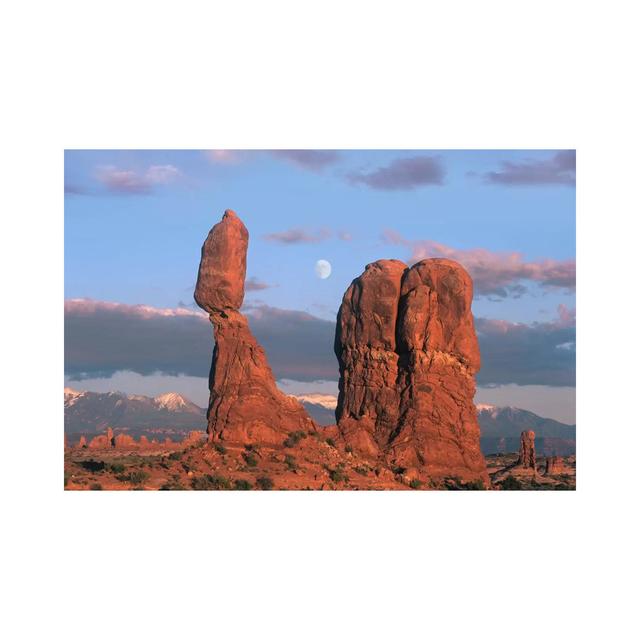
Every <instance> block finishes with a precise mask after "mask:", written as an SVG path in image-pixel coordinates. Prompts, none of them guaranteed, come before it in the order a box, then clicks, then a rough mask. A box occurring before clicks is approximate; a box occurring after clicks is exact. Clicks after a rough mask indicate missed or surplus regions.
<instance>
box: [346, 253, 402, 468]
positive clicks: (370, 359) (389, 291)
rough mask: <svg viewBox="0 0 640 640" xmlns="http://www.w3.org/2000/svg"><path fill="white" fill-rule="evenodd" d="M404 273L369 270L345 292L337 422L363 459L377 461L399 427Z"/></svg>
mask: <svg viewBox="0 0 640 640" xmlns="http://www.w3.org/2000/svg"><path fill="white" fill-rule="evenodd" d="M406 269H407V265H406V264H404V263H403V262H400V261H399V260H378V261H377V262H373V263H371V264H368V265H367V266H366V268H365V271H364V273H363V274H362V275H360V276H359V277H358V278H356V279H355V280H354V281H353V282H352V283H351V285H350V286H349V288H348V289H347V291H346V293H345V294H344V297H343V299H342V305H341V306H340V310H339V312H338V318H337V324H336V337H335V343H334V350H335V353H336V356H337V358H338V362H339V364H340V384H339V394H338V404H337V407H336V420H337V421H338V422H339V423H340V427H341V431H342V433H343V435H344V437H345V439H346V441H347V442H348V443H349V444H350V445H351V446H352V447H353V448H354V449H356V450H357V451H359V452H360V453H363V454H365V455H370V456H376V455H377V453H378V452H379V448H380V447H381V446H385V445H386V443H387V441H388V438H389V432H390V431H391V430H392V429H393V428H395V426H396V424H397V421H398V404H399V396H398V391H397V389H396V378H397V375H398V355H397V353H396V351H395V349H396V322H397V317H398V300H399V298H400V285H401V280H402V274H403V273H404V272H405V271H406Z"/></svg>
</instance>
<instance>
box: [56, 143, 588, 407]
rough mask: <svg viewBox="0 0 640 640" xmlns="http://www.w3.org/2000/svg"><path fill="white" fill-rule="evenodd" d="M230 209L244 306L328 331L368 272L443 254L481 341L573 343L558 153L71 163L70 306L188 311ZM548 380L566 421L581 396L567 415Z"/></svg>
mask: <svg viewBox="0 0 640 640" xmlns="http://www.w3.org/2000/svg"><path fill="white" fill-rule="evenodd" d="M227 208H230V209H233V210H235V211H236V212H237V213H238V215H239V216H240V217H241V218H242V220H243V221H244V223H245V225H246V226H247V228H248V230H249V234H250V244H249V254H248V264H247V276H248V278H251V279H252V280H251V282H253V285H254V286H253V287H251V288H253V289H254V290H250V291H247V294H246V296H245V304H246V305H247V307H252V306H253V307H256V308H258V307H264V308H269V309H282V310H289V311H297V312H306V313H307V314H310V315H311V316H314V317H315V318H318V319H321V320H324V321H330V322H331V321H334V320H335V314H336V312H337V309H338V306H339V304H340V300H341V298H342V295H343V293H344V291H345V289H346V288H347V287H348V285H349V283H350V282H351V280H352V279H353V278H355V277H356V276H358V275H359V274H360V273H361V272H362V271H363V269H364V266H365V265H366V264H367V263H369V262H372V261H374V260H377V259H380V258H398V259H401V260H404V261H410V260H411V259H414V260H415V259H421V258H423V257H429V256H437V255H448V256H450V257H453V258H454V259H457V260H459V261H460V262H462V264H463V265H464V266H465V267H467V269H468V270H469V271H470V273H471V274H472V276H473V277H474V282H475V283H476V293H477V295H476V298H475V299H474V305H473V311H474V315H475V316H476V317H477V318H480V319H481V321H480V322H481V323H482V322H484V323H485V324H484V326H485V327H487V329H488V330H495V331H497V328H498V326H499V324H498V323H497V322H496V323H494V324H492V325H490V324H488V321H490V320H491V321H504V322H506V323H507V325H505V326H509V327H511V328H512V327H514V326H516V325H517V327H520V325H523V324H524V325H527V327H529V328H532V329H535V335H536V336H537V337H536V339H540V336H541V335H542V334H544V335H545V336H546V335H550V333H551V332H552V331H556V329H558V328H559V327H562V330H563V331H565V330H566V329H567V327H568V328H569V330H571V328H573V331H574V332H575V313H574V310H575V154H574V153H573V152H570V151H556V150H538V151H416V150H402V151H391V150H386V151H318V152H314V151H292V152H287V151H278V152H268V151H224V152H223V151H218V152H212V151H209V152H207V151H155V150H154V151H80V150H78V151H66V152H65V298H66V299H67V300H70V299H78V298H83V299H91V300H94V301H102V302H111V303H119V304H121V305H139V304H144V305H148V306H150V307H157V308H171V309H173V308H176V307H178V306H186V307H187V308H189V309H192V308H193V306H192V305H193V286H194V284H195V277H196V274H197V268H198V261H199V254H200V247H201V245H202V242H203V241H204V238H205V237H206V235H207V233H208V231H209V229H210V228H211V226H212V225H213V224H215V223H216V222H218V221H219V219H220V217H221V215H222V213H223V212H224V210H225V209H227ZM318 259H325V260H328V261H329V262H330V263H331V265H332V274H331V276H330V277H329V278H328V279H326V280H322V279H320V278H318V277H317V276H316V274H315V271H314V265H315V263H316V261H317V260H318ZM123 308H124V307H123ZM545 327H547V328H548V329H549V331H548V332H545ZM523 331H524V330H523ZM520 333H522V331H520V329H518V335H519V334H520ZM565 333H566V331H565ZM514 335H515V334H514ZM553 335H554V336H555V335H556V334H555V333H554V334H553ZM563 335H564V334H563ZM565 337H566V336H565ZM72 338H73V336H72V335H69V333H67V340H70V339H72ZM562 339H563V340H564V338H562ZM527 340H528V338H527ZM489 343H490V341H487V344H489ZM491 344H492V345H493V344H494V342H491ZM482 345H483V342H482V340H481V349H482ZM272 348H273V349H275V348H277V345H275V346H273V347H272ZM487 348H488V349H489V348H492V349H493V348H494V347H493V346H491V347H489V346H488V347H487ZM574 348H575V343H573V346H572V344H571V339H568V340H567V341H566V342H563V343H562V344H561V346H560V348H559V351H562V350H567V349H574ZM267 353H268V355H269V356H270V357H271V354H270V353H269V349H268V348H267ZM573 353H574V352H573ZM561 355H563V356H565V354H564V353H563V354H561ZM483 356H484V354H483ZM488 357H491V354H490V353H489V354H488ZM514 357H517V355H516V354H515V353H514ZM501 358H502V356H501ZM532 366H533V365H532ZM554 366H555V365H554ZM567 366H570V363H568V361H567V360H566V358H565V359H564V360H562V362H561V363H560V364H559V365H558V367H565V368H566V367H567ZM169 368H170V367H169ZM67 369H68V367H67ZM134 371H135V370H134ZM76 373H77V370H76ZM184 373H185V375H187V374H188V372H184ZM276 373H277V372H276ZM111 375H113V374H111ZM505 375H506V376H507V378H508V372H505ZM516 375H521V373H520V374H514V382H515V383H516V384H517V383H518V380H520V382H526V381H527V380H528V379H525V378H522V379H519V378H516V377H515V376H516ZM573 375H574V376H575V364H573ZM87 376H89V373H87ZM87 376H85V380H84V382H83V384H85V387H87V388H88V387H89V386H91V383H90V382H88V381H89V380H98V378H91V377H90V376H89V377H87ZM156 377H157V376H156ZM570 377H571V376H570V375H569V378H570ZM503 378H504V376H502V374H499V375H498V376H497V377H496V380H500V381H502V380H503ZM119 379H120V380H121V379H122V376H120V378H119ZM153 379H154V378H153V376H147V380H146V382H147V384H150V385H151V388H150V389H147V388H146V387H145V389H146V390H148V391H153ZM549 380H550V384H549V386H553V387H554V390H553V398H554V401H553V402H554V406H553V407H551V409H550V411H551V412H555V415H557V416H558V417H559V416H560V414H562V417H564V418H565V419H566V418H567V416H566V415H565V414H567V411H568V412H569V416H570V415H571V412H572V411H573V409H572V404H573V399H572V398H573V395H572V394H573V393H574V391H573V389H571V388H570V387H572V386H573V385H572V384H568V385H564V386H566V388H567V396H566V397H567V398H568V399H567V401H566V402H565V403H564V405H563V406H561V405H562V400H558V399H557V398H558V387H562V386H563V383H562V380H560V379H559V378H558V377H557V376H555V377H553V379H552V378H549ZM559 380H560V382H559ZM168 382H170V381H167V380H166V379H165V380H163V384H166V383H168ZM479 382H481V380H480V378H479ZM544 382H545V378H544V375H542V374H541V376H538V377H537V378H536V379H535V383H536V389H538V388H539V387H540V386H542V387H544V386H545V384H544ZM539 383H542V384H539ZM73 384H74V386H77V387H82V384H79V383H73ZM95 384H98V385H99V386H100V385H104V384H108V378H106V379H105V378H101V379H100V380H99V382H96V383H95ZM305 384H307V385H308V382H307V383H305ZM487 384H488V385H492V384H494V383H492V382H491V381H488V382H487ZM495 384H498V383H495ZM499 384H503V383H502V382H500V383H499ZM160 386H162V385H159V387H160ZM320 386H321V385H320ZM485 386H486V385H485ZM159 387H158V388H159ZM101 388H102V387H101ZM300 388H302V387H300ZM305 389H306V387H305ZM122 390H123V391H127V390H128V389H122ZM518 391H519V393H518V396H517V397H518V401H519V403H520V405H522V399H521V396H522V393H521V392H522V389H519V390H518ZM502 392H503V393H504V389H502ZM533 393H534V391H533V390H532V394H533ZM535 393H536V394H538V395H539V393H540V392H539V390H537V391H535ZM192 395H193V394H192ZM196 395H199V399H200V397H201V390H198V392H197V394H196ZM500 397H501V399H502V396H500ZM532 398H533V396H532ZM558 403H560V404H558ZM536 406H537V405H536ZM525 408H526V407H525ZM556 408H557V410H556ZM551 417H554V416H551Z"/></svg>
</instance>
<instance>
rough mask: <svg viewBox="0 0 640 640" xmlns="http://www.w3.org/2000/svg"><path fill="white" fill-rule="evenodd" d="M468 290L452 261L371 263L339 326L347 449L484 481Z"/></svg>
mask: <svg viewBox="0 0 640 640" xmlns="http://www.w3.org/2000/svg"><path fill="white" fill-rule="evenodd" d="M472 297H473V284H472V281H471V278H470V276H469V274H468V273H467V272H466V271H465V270H464V269H463V268H462V266H461V265H459V264H458V263H456V262H453V261H451V260H445V259H430V260H423V261H421V262H418V263H417V264H415V265H414V266H413V267H411V268H408V267H407V266H406V265H404V264H403V263H402V262H399V261H396V260H380V261H378V262H375V263H372V264H370V265H368V266H367V268H366V269H365V272H364V273H363V274H362V275H361V276H360V277H359V278H356V280H354V281H353V282H352V284H351V286H350V287H349V288H348V289H347V292H346V293H345V295H344V298H343V301H342V305H341V307H340V311H339V313H338V321H337V327H336V340H335V351H336V355H337V357H338V361H339V363H340V386H339V388H340V393H339V397H338V406H337V409H336V418H337V421H338V427H339V429H340V431H341V433H342V434H343V436H344V438H345V440H347V441H348V442H349V443H350V444H351V446H352V447H354V448H356V449H358V450H359V451H360V452H361V453H363V454H368V455H370V456H373V457H379V458H383V459H385V461H386V462H387V463H389V464H390V465H392V466H397V467H402V468H410V469H418V470H419V471H420V472H421V473H424V474H426V475H427V476H430V477H434V478H436V477H447V476H456V477H458V478H460V479H462V480H464V481H472V480H480V481H482V482H483V483H485V484H487V485H488V476H487V472H486V467H485V461H484V457H483V455H482V453H481V451H480V430H479V427H478V421H477V414H476V409H475V406H474V404H473V397H474V394H475V377H474V376H475V373H476V372H477V371H478V369H479V368H480V353H479V349H478V342H477V338H476V334H475V330H474V326H473V316H472V314H471V300H472Z"/></svg>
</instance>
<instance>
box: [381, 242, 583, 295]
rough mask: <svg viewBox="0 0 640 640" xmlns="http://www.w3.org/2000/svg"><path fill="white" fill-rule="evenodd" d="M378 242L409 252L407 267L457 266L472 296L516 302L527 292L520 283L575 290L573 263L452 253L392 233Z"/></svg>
mask: <svg viewBox="0 0 640 640" xmlns="http://www.w3.org/2000/svg"><path fill="white" fill-rule="evenodd" d="M382 240H383V241H384V242H386V243H387V244H394V245H401V246H405V247H407V248H408V249H410V251H411V256H410V258H409V260H408V262H409V263H411V264H413V263H415V262H419V261H420V260H424V259H425V258H449V259H450V260H455V261H457V262H459V263H460V264H461V265H462V266H464V268H465V269H467V271H468V272H469V274H470V275H471V277H472V278H473V287H474V293H475V295H476V296H496V297H498V298H505V297H515V298H518V297H520V296H522V295H524V294H525V293H526V292H527V289H526V287H525V286H524V285H523V284H522V283H523V282H536V283H537V284H539V285H540V286H541V287H543V288H547V289H554V288H555V289H562V290H565V291H574V290H575V286H576V261H575V260H552V259H550V258H544V259H541V260H533V261H527V260H525V259H524V258H523V257H522V254H521V253H517V252H499V251H489V250H488V249H454V248H452V247H448V246H446V245H444V244H441V243H438V242H434V241H433V240H418V241H411V240H407V239H405V238H403V237H402V236H401V235H400V234H399V233H397V232H396V231H393V230H387V231H385V232H383V234H382Z"/></svg>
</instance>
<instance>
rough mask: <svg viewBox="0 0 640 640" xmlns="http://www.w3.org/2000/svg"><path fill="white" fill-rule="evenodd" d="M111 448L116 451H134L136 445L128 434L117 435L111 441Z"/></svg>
mask: <svg viewBox="0 0 640 640" xmlns="http://www.w3.org/2000/svg"><path fill="white" fill-rule="evenodd" d="M113 446H114V447H115V448H116V449H134V448H135V447H137V446H138V443H137V442H136V441H135V440H134V438H133V437H132V436H130V435H129V434H128V433H119V434H118V435H117V436H116V437H115V438H114V439H113Z"/></svg>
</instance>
